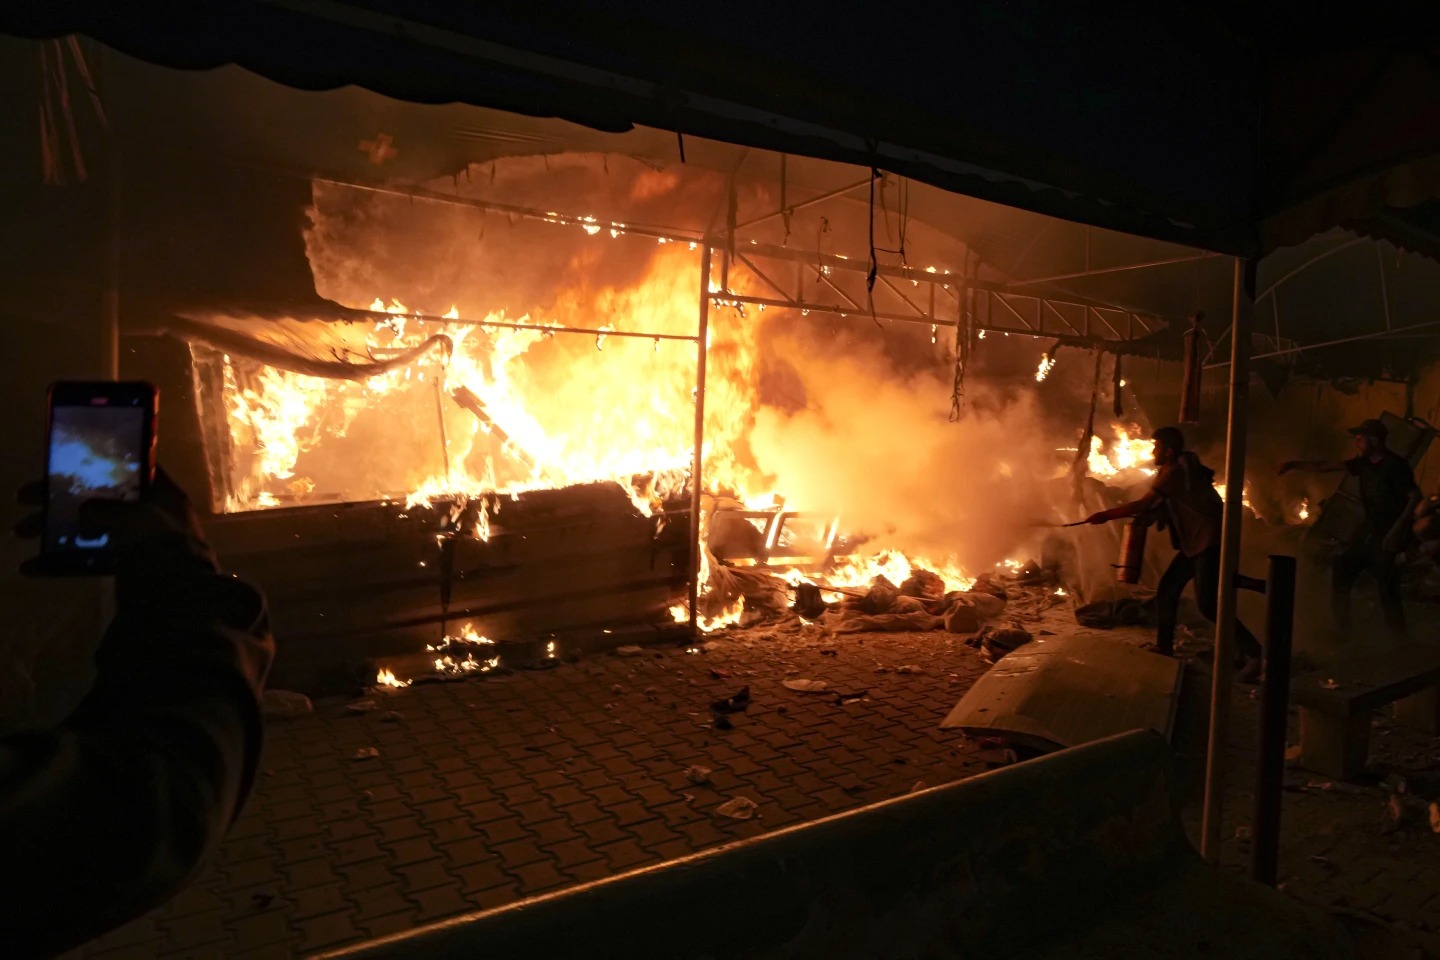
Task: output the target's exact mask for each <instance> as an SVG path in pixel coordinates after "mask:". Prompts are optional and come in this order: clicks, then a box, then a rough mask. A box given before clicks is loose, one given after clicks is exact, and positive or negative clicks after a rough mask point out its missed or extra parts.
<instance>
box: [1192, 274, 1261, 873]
mask: <svg viewBox="0 0 1440 960" xmlns="http://www.w3.org/2000/svg"><path fill="white" fill-rule="evenodd" d="M1251 266H1252V265H1251V262H1250V261H1248V260H1243V259H1241V258H1239V257H1237V258H1235V284H1234V296H1233V300H1232V304H1231V313H1232V316H1233V323H1232V326H1231V336H1230V420H1229V424H1228V426H1227V428H1226V431H1225V450H1226V454H1225V489H1226V490H1227V491H1229V493H1228V494H1227V496H1226V497H1225V515H1224V520H1223V522H1222V524H1221V534H1220V596H1219V597H1218V602H1217V603H1216V611H1215V666H1214V672H1213V675H1212V678H1211V687H1210V749H1209V752H1208V754H1207V755H1206V757H1205V808H1204V814H1203V817H1202V820H1201V834H1200V855H1201V856H1203V857H1204V858H1205V859H1206V860H1208V861H1210V862H1211V863H1214V862H1216V861H1217V860H1219V858H1220V820H1221V808H1222V806H1223V805H1224V789H1225V747H1226V743H1227V742H1228V738H1229V733H1230V673H1231V665H1230V658H1231V656H1232V653H1231V651H1232V650H1233V649H1234V645H1235V574H1236V572H1237V571H1238V570H1239V567H1240V518H1241V514H1242V511H1243V510H1244V507H1243V505H1242V501H1243V500H1244V497H1243V496H1242V495H1241V494H1242V493H1243V492H1244V490H1245V428H1246V413H1247V411H1246V406H1247V404H1246V400H1248V399H1249V390H1250V311H1251V307H1252V304H1251V301H1250V294H1251V293H1252V290H1253V288H1252V287H1251V284H1252V283H1253V282H1254V280H1253V271H1252V270H1251Z"/></svg>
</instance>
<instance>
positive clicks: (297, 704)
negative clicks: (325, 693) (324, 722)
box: [260, 690, 315, 718]
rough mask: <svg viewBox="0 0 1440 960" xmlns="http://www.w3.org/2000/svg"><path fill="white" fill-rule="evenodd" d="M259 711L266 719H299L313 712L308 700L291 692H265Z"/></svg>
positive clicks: (302, 695) (299, 694) (300, 694)
mask: <svg viewBox="0 0 1440 960" xmlns="http://www.w3.org/2000/svg"><path fill="white" fill-rule="evenodd" d="M260 706H261V710H262V711H263V712H264V714H265V716H267V717H277V718H286V717H299V716H303V715H304V714H307V713H309V712H310V711H312V710H314V709H315V707H314V705H313V704H311V703H310V698H309V697H307V696H305V694H303V693H296V692H295V691H293V690H266V691H265V696H264V697H263V698H262V699H261V701H260Z"/></svg>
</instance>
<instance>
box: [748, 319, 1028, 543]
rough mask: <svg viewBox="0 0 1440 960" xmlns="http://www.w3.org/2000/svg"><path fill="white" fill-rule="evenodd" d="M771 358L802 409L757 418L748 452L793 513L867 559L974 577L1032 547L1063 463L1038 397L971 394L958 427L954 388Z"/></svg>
mask: <svg viewBox="0 0 1440 960" xmlns="http://www.w3.org/2000/svg"><path fill="white" fill-rule="evenodd" d="M787 340H788V341H789V342H786V341H787ZM774 347H775V353H776V354H778V355H779V356H784V357H788V358H790V360H789V363H790V365H791V367H792V368H793V371H794V374H795V381H796V383H795V384H793V385H792V389H793V388H794V387H798V388H799V389H801V390H803V395H804V396H803V403H801V404H798V405H797V407H796V408H795V409H792V410H783V409H779V408H777V407H770V406H767V407H762V408H760V410H759V411H758V412H757V413H756V419H755V429H754V432H753V433H752V435H751V447H752V450H753V454H754V456H755V459H756V462H757V464H758V465H759V467H760V468H761V469H762V470H763V471H764V472H765V473H767V474H769V475H771V476H772V477H774V478H775V481H776V486H777V489H778V490H779V491H780V492H781V493H782V494H783V495H784V496H785V497H786V499H787V501H788V502H789V503H791V504H793V505H795V506H797V507H799V508H801V509H812V510H817V511H822V512H826V513H835V514H838V515H839V516H840V517H841V526H842V529H844V530H845V531H847V532H849V533H850V534H852V535H863V536H866V537H869V538H870V540H869V542H868V543H867V545H866V546H867V549H868V548H871V547H873V548H884V547H896V548H900V549H903V550H904V551H906V552H907V553H909V554H911V555H921V556H928V557H930V558H932V559H936V560H939V559H941V558H946V557H953V558H954V560H955V561H957V562H959V563H960V564H961V565H962V566H963V567H965V568H966V569H968V570H973V571H979V570H984V569H989V568H990V567H991V566H992V565H993V564H995V563H997V562H998V561H1000V560H1003V559H1006V558H1008V557H1010V556H1012V555H1014V553H1015V551H1017V550H1019V549H1021V548H1023V547H1029V546H1033V545H1034V543H1035V540H1036V534H1037V530H1036V527H1035V526H1034V521H1036V520H1039V519H1044V518H1045V517H1047V516H1048V515H1049V513H1050V498H1051V496H1052V495H1053V493H1054V492H1055V490H1056V484H1055V482H1054V479H1053V478H1054V476H1055V472H1056V454H1055V443H1054V440H1053V438H1048V439H1047V437H1046V434H1045V431H1044V430H1043V429H1042V428H1041V420H1040V416H1039V413H1038V410H1037V408H1036V404H1035V402H1034V397H1033V393H1032V392H1029V391H1026V392H1018V393H1015V394H1012V395H1008V396H1007V395H1001V394H997V393H995V392H993V391H987V390H986V389H985V388H984V387H982V386H980V385H977V384H972V385H971V386H970V387H969V390H968V396H967V403H966V413H965V415H964V416H963V417H962V418H961V419H960V420H959V421H958V422H954V423H952V422H950V421H949V411H950V389H951V387H950V384H949V383H948V382H945V381H943V380H942V379H941V378H940V377H938V376H937V375H935V374H934V373H932V372H929V371H926V372H920V373H914V372H906V371H904V370H901V369H898V368H897V367H896V365H895V364H893V363H891V362H890V361H889V360H887V359H885V358H884V357H883V356H879V355H875V356H869V355H857V354H856V353H854V352H845V351H842V349H841V348H838V347H833V346H832V347H828V348H827V347H823V346H820V345H819V344H817V343H813V342H808V341H807V342H804V343H802V342H800V341H799V340H798V339H796V338H790V337H782V338H781V339H780V340H779V342H777V343H776V344H774Z"/></svg>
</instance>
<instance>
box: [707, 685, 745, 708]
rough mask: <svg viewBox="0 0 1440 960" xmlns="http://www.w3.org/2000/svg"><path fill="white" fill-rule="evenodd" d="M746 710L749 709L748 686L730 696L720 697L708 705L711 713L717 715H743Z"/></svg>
mask: <svg viewBox="0 0 1440 960" xmlns="http://www.w3.org/2000/svg"><path fill="white" fill-rule="evenodd" d="M748 709H750V687H749V686H748V685H747V686H744V687H741V688H740V689H739V690H738V691H737V692H735V693H733V694H731V695H730V696H728V697H721V698H720V699H719V700H716V701H715V702H714V703H712V704H710V710H711V712H712V713H717V714H726V713H744V712H745V711H746V710H748Z"/></svg>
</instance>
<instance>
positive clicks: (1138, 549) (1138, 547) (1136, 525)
mask: <svg viewBox="0 0 1440 960" xmlns="http://www.w3.org/2000/svg"><path fill="white" fill-rule="evenodd" d="M1149 532H1150V520H1149V519H1148V518H1145V517H1136V518H1135V519H1133V520H1131V521H1130V523H1129V524H1127V525H1126V527H1125V534H1124V535H1123V536H1122V537H1121V538H1120V562H1119V563H1117V564H1115V571H1116V579H1117V580H1118V581H1119V582H1120V583H1132V584H1133V583H1139V582H1140V570H1141V567H1142V565H1143V564H1144V562H1145V538H1146V536H1147V535H1148V534H1149Z"/></svg>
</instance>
